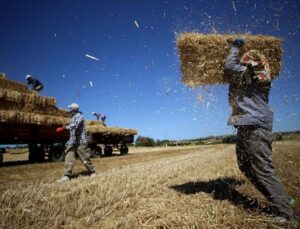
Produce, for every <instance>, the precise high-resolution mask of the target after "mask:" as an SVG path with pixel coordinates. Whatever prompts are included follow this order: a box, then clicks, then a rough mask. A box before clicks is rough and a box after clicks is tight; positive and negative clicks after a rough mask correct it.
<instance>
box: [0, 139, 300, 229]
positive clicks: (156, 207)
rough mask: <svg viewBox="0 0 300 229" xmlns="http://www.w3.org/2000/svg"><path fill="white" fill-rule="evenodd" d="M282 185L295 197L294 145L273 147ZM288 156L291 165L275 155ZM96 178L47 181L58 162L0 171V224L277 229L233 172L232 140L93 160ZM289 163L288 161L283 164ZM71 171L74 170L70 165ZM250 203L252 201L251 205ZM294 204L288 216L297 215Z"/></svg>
mask: <svg viewBox="0 0 300 229" xmlns="http://www.w3.org/2000/svg"><path fill="white" fill-rule="evenodd" d="M274 148H275V150H274V158H275V162H276V164H277V167H278V169H279V170H278V171H279V174H280V176H281V177H282V180H283V182H284V183H285V185H286V187H287V190H288V191H289V193H291V194H292V195H293V196H294V197H296V199H299V198H300V194H299V187H300V184H299V183H298V182H299V181H298V180H299V179H294V178H298V177H299V175H300V174H299V169H298V168H299V165H300V155H299V152H300V151H299V148H300V144H299V142H282V143H281V144H274ZM286 156H288V158H289V159H290V160H292V163H290V162H288V161H285V160H282V159H283V158H286ZM94 164H95V166H96V169H97V171H98V175H97V177H96V178H93V179H92V178H89V177H79V178H78V179H74V180H72V181H71V182H68V183H64V184H63V185H61V184H57V183H55V182H54V181H55V179H57V178H58V177H59V175H60V174H61V172H62V171H61V170H62V166H63V164H62V163H52V164H49V163H47V164H37V165H23V166H19V167H6V168H1V169H0V171H1V173H0V178H1V186H0V191H1V199H0V206H1V209H0V217H1V222H0V227H2V228H35V227H36V228H49V227H53V228H67V227H68V228H87V227H90V228H281V227H280V226H278V225H275V224H273V223H272V222H271V219H270V217H268V216H267V215H264V214H262V213H261V212H260V210H259V209H261V207H263V206H265V205H267V202H266V200H265V199H264V198H263V197H262V196H261V195H260V194H259V193H257V192H256V190H255V189H254V188H253V186H252V185H251V184H249V182H247V181H246V179H245V178H244V176H242V175H241V173H240V172H239V170H238V168H237V166H236V160H235V154H234V146H233V145H218V146H199V148H198V149H188V150H171V151H164V152H161V153H159V152H151V153H150V152H148V153H145V154H142V153H141V154H135V155H129V156H126V157H113V158H104V159H98V160H94ZM287 165H289V166H287ZM76 166H77V167H76V170H75V172H79V171H80V170H81V169H82V167H81V166H79V165H78V162H77V163H76ZM251 202H253V203H252V204H251ZM299 210H300V206H299V202H297V205H296V214H297V215H298V216H299V213H300V211H299Z"/></svg>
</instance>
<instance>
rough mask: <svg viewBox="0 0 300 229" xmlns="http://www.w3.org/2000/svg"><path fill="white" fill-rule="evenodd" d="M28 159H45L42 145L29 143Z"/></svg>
mask: <svg viewBox="0 0 300 229" xmlns="http://www.w3.org/2000/svg"><path fill="white" fill-rule="evenodd" d="M28 158H29V161H30V162H31V163H35V162H43V161H45V150H44V146H43V145H38V144H31V145H29V155H28Z"/></svg>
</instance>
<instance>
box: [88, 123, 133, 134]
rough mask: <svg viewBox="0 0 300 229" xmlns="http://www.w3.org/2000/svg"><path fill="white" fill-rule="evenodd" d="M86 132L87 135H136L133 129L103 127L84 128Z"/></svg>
mask: <svg viewBox="0 0 300 229" xmlns="http://www.w3.org/2000/svg"><path fill="white" fill-rule="evenodd" d="M86 129H87V132H89V133H100V134H104V135H105V134H107V135H108V134H109V135H122V136H126V135H136V134H137V131H136V130H135V129H129V128H118V127H107V126H103V125H89V126H86Z"/></svg>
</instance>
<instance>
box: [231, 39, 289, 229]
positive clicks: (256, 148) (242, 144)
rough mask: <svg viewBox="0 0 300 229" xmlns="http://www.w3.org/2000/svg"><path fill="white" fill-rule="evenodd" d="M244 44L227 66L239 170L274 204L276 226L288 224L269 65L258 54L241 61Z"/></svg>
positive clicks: (236, 44)
mask: <svg viewBox="0 0 300 229" xmlns="http://www.w3.org/2000/svg"><path fill="white" fill-rule="evenodd" d="M244 44H245V41H244V40H243V39H241V38H238V39H235V40H234V41H233V47H232V48H231V50H230V53H229V55H228V57H227V59H226V63H225V71H226V74H227V75H228V76H229V80H230V85H229V103H230V105H231V108H232V115H231V116H230V118H229V121H228V124H229V125H233V126H234V127H235V128H237V142H236V154H237V161H238V166H239V168H240V170H241V171H242V172H243V174H244V175H245V176H246V177H247V178H248V179H249V180H250V181H251V183H252V184H253V185H254V186H255V187H256V188H257V189H258V190H259V191H260V192H261V193H262V194H263V195H264V196H265V197H266V198H267V199H268V200H269V201H270V202H271V203H272V207H273V208H274V210H275V214H276V216H275V220H276V222H278V223H287V222H288V221H289V220H292V219H293V210H292V208H291V206H290V205H291V201H292V199H289V197H288V195H287V193H286V192H285V190H284V187H283V184H282V183H281V180H280V178H279V177H278V176H277V175H276V173H275V168H274V164H273V162H272V146H271V145H272V125H273V111H272V110H271V109H270V107H269V106H268V100H269V91H270V88H271V76H270V70H269V65H268V61H267V59H266V58H265V56H264V55H263V54H261V53H260V52H259V51H257V50H251V51H249V52H247V53H245V54H244V56H243V57H242V58H241V61H240V60H239V57H238V56H239V52H240V48H242V47H243V46H244Z"/></svg>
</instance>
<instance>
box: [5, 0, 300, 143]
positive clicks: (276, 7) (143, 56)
mask: <svg viewBox="0 0 300 229" xmlns="http://www.w3.org/2000/svg"><path fill="white" fill-rule="evenodd" d="M0 8H1V14H0V28H1V37H0V53H1V55H0V71H1V72H6V73H7V75H8V76H9V77H10V79H14V80H18V81H22V82H25V80H24V77H25V75H26V74H32V75H33V76H35V77H37V78H38V79H40V80H41V81H42V83H44V85H45V88H44V90H43V91H42V93H41V94H42V95H47V96H54V97H56V98H57V103H58V106H59V107H66V106H67V105H68V104H70V103H72V102H77V103H79V104H80V106H81V110H82V111H83V113H84V115H85V118H86V119H93V118H94V117H93V116H92V114H91V113H92V112H93V111H96V112H103V113H105V114H106V115H107V124H108V125H110V126H120V127H131V128H136V129H137V130H138V131H139V134H140V135H143V136H149V137H152V138H154V139H165V138H168V139H189V138H197V137H203V136H208V135H220V134H230V133H233V128H232V127H230V126H227V119H228V115H229V112H230V111H229V105H228V101H227V93H228V86H227V85H219V86H207V87H201V88H197V89H195V90H192V89H189V88H187V87H185V86H184V85H183V84H182V83H181V81H180V80H181V73H180V70H179V65H180V63H179V58H178V54H177V52H176V45H175V34H176V33H180V32H190V31H198V32H202V33H212V32H218V33H251V34H267V35H274V36H279V37H282V38H283V39H284V43H283V48H284V54H283V66H282V71H281V76H280V77H279V78H278V79H277V80H275V81H274V82H273V87H272V90H271V94H270V105H271V106H272V107H273V109H274V112H275V118H274V130H275V131H287V130H299V129H300V112H299V111H300V101H299V99H300V94H299V93H300V90H299V89H300V77H299V68H298V65H299V63H300V58H299V53H300V47H299V39H300V36H299V26H300V13H299V12H300V3H299V1H254V0H253V1H250V0H249V1H244V0H243V1H242V0H241V1H237V0H236V1H231V0H230V1H227V0H224V1H221V0H220V1H218V0H214V1H212V0H203V1H200V0H197V1H196V0H195V1H194V0H190V1H179V0H178V1H176V0H173V1H171V0H169V1H158V0H157V1H156V0H152V1H150V0H147V1H146V0H144V1H142V0H110V1H108V0H107V1H104V0H98V1H95V0H82V1H79V0H77V1H76V0H74V1H62V0H51V1H50V0H43V1H42V0H40V1H38V0H34V1H32V0H26V1H25V0H23V1H21V0H19V1H16V0H1V1H0ZM86 54H88V55H91V56H94V57H97V58H99V61H96V60H93V59H90V58H87V57H86V56H85V55H86ZM90 82H91V83H90ZM91 84H92V85H91Z"/></svg>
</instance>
